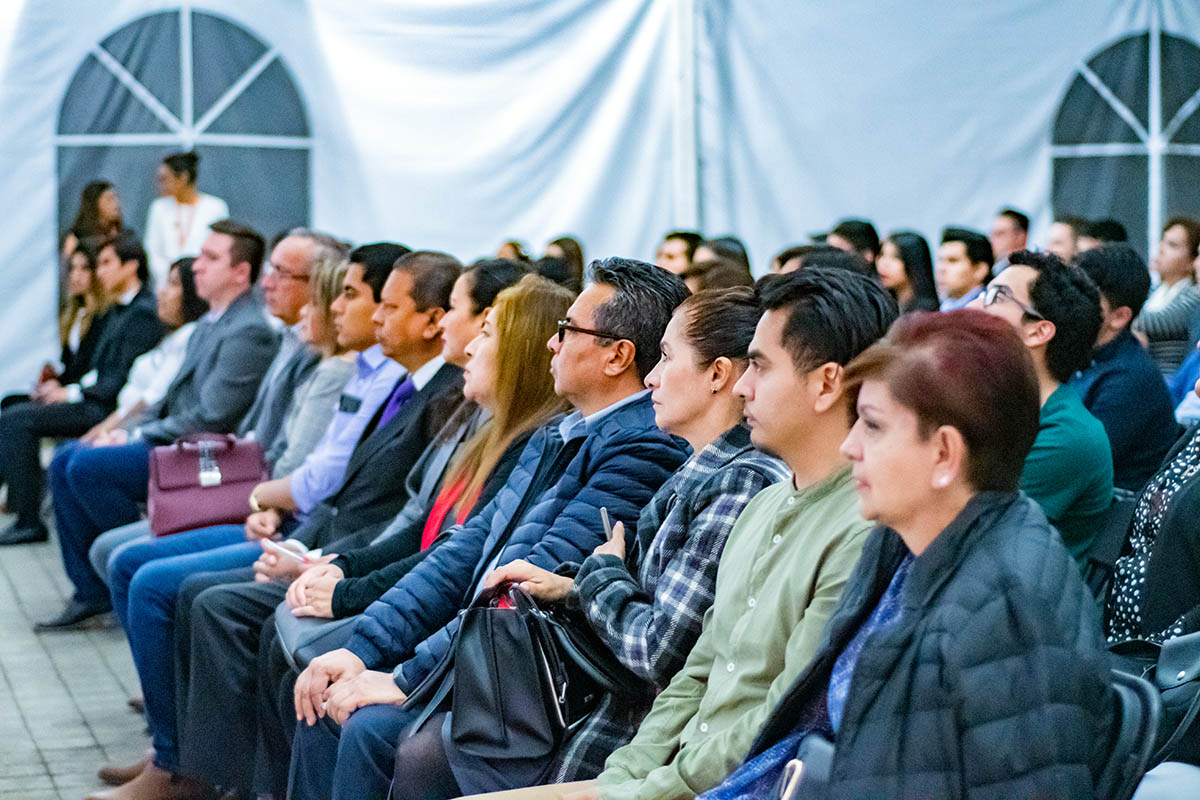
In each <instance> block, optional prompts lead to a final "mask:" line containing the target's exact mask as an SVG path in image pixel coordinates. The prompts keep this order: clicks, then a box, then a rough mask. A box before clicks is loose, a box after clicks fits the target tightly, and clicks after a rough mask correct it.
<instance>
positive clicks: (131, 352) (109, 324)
mask: <svg viewBox="0 0 1200 800" xmlns="http://www.w3.org/2000/svg"><path fill="white" fill-rule="evenodd" d="M101 319H102V320H103V326H104V327H103V330H102V332H101V333H100V339H99V341H97V342H96V349H95V351H93V353H92V357H91V365H90V366H89V367H88V368H87V369H85V370H83V371H82V372H80V374H79V376H78V377H79V378H81V377H83V375H84V374H86V373H88V372H91V371H93V370H95V372H96V382H95V383H93V384H91V385H90V386H87V387H84V388H83V399H84V402H90V403H97V404H99V405H101V406H103V407H104V409H105V412H106V413H107V412H110V411H112V410H113V409H114V408H116V407H117V394H118V393H119V392H120V391H121V387H122V386H124V385H125V381H126V380H127V379H128V378H129V368H130V367H132V366H133V360H134V359H135V358H137V357H138V356H140V355H141V354H142V353H145V352H146V351H147V350H150V349H151V348H153V347H154V346H155V345H156V344H158V341H159V339H161V338H162V337H163V331H164V329H163V324H162V322H161V321H160V320H159V319H158V303H157V302H156V301H155V299H154V292H153V291H152V290H151V289H150V287H149V286H143V287H142V288H141V289H140V290H139V291H138V293H137V294H136V295H134V297H133V300H131V301H130V302H129V304H128V305H124V306H122V305H115V306H113V307H112V308H110V309H109V310H108V311H106V312H104V316H103V317H102V318H101ZM100 321H101V320H97V322H100ZM89 333H90V331H89ZM82 350H83V348H82V347H80V351H81V352H82ZM72 371H73V372H74V371H78V370H72ZM76 380H78V378H77V379H76Z"/></svg>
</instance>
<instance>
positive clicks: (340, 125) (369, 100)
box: [0, 0, 1200, 390]
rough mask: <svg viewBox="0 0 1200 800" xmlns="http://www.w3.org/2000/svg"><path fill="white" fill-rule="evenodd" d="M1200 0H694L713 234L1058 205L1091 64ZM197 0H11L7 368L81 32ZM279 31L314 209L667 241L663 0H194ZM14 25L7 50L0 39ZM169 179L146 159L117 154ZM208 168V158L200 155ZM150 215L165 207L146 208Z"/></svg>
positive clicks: (770, 240)
mask: <svg viewBox="0 0 1200 800" xmlns="http://www.w3.org/2000/svg"><path fill="white" fill-rule="evenodd" d="M1150 2H1159V5H1160V7H1161V8H1162V9H1163V19H1164V26H1165V27H1166V28H1167V29H1168V30H1176V31H1181V32H1183V33H1184V34H1186V35H1188V36H1192V37H1195V36H1196V35H1197V31H1200V4H1196V3H1193V2H1189V0H1139V1H1138V2H1127V1H1126V0H1056V1H1055V2H1053V3H1046V2H1042V1H1040V0H1020V2H1008V3H1001V4H980V3H962V2H958V1H957V0H923V2H921V3H915V4H914V3H911V2H904V1H903V0H883V2H880V0H874V1H873V2H866V1H865V0H847V2H842V3H837V4H829V3H811V2H810V3H780V2H776V1H775V0H739V2H737V3H732V2H728V0H695V9H696V40H697V56H696V58H697V61H696V64H697V83H698V90H699V91H698V112H699V116H698V121H697V129H698V139H699V153H698V155H699V163H700V169H699V180H698V188H699V202H698V207H699V211H700V214H701V218H702V222H703V224H704V228H705V230H706V232H707V233H709V234H712V235H716V234H722V233H727V232H734V233H737V234H739V235H741V236H742V237H744V239H745V240H746V241H747V243H748V245H749V247H750V251H751V256H752V258H753V259H754V260H755V262H756V268H758V269H760V270H761V269H762V268H763V267H764V266H765V262H766V260H767V259H768V258H769V256H770V255H771V253H772V252H774V251H775V250H777V249H779V248H780V247H782V246H783V245H785V244H789V243H794V242H798V241H802V240H803V239H805V238H806V236H807V235H808V234H809V233H811V232H814V231H819V230H823V229H825V228H827V227H828V226H829V225H830V224H831V223H832V222H834V221H835V220H836V219H837V218H839V217H842V216H848V215H863V216H867V217H870V218H872V219H874V220H875V221H876V222H877V224H878V226H879V227H880V229H881V232H886V231H887V230H891V229H894V228H899V227H912V228H916V229H918V230H920V231H922V232H925V233H926V234H927V235H929V236H931V237H932V236H934V235H936V233H937V231H938V230H939V229H940V228H941V227H942V226H943V225H944V224H947V223H949V222H955V223H962V224H968V225H975V226H979V227H981V228H986V226H987V225H989V224H990V219H991V216H992V214H993V213H994V211H995V210H996V209H997V208H998V207H999V206H1000V205H1003V204H1014V205H1017V206H1018V207H1022V208H1025V209H1027V210H1029V211H1031V212H1032V214H1033V216H1034V218H1035V230H1034V236H1035V239H1036V238H1037V237H1039V236H1041V235H1042V234H1043V232H1044V230H1045V226H1046V224H1047V223H1048V221H1049V219H1048V218H1049V215H1050V210H1049V191H1050V170H1051V163H1050V156H1049V139H1050V128H1051V124H1052V122H1053V118H1054V114H1055V112H1056V109H1057V104H1058V102H1059V101H1060V100H1061V97H1062V94H1063V92H1064V91H1065V89H1066V86H1067V84H1068V82H1069V81H1070V80H1071V78H1072V76H1073V74H1074V71H1075V69H1076V67H1077V65H1078V64H1079V62H1080V61H1081V60H1083V59H1085V58H1087V57H1088V56H1089V55H1091V54H1092V53H1093V52H1095V51H1096V50H1097V49H1098V48H1100V47H1102V46H1103V45H1105V44H1106V43H1108V42H1110V41H1111V40H1113V39H1115V38H1117V37H1119V36H1121V35H1122V34H1124V33H1126V32H1130V31H1134V30H1139V29H1143V28H1144V27H1145V26H1146V20H1147V14H1148V8H1149V3H1150ZM179 5H180V3H179V2H166V1H165V0H111V1H110V2H108V3H104V4H96V3H90V2H83V0H36V1H35V2H28V3H26V4H25V6H24V7H23V8H19V9H17V3H16V2H8V3H0V8H3V11H0V65H3V66H0V70H2V72H0V120H3V122H2V123H0V165H3V172H2V173H0V174H3V175H4V178H5V180H4V184H5V196H6V197H7V198H8V202H7V203H6V204H5V206H6V212H7V213H5V214H4V215H3V217H2V219H3V220H4V222H3V226H4V233H5V235H4V236H3V237H0V265H3V266H2V268H0V390H3V389H13V388H18V387H21V386H23V385H24V384H26V383H27V382H28V381H29V379H30V378H31V377H32V376H33V375H34V374H35V373H36V371H37V367H38V365H39V364H40V362H41V361H42V360H45V359H47V358H52V357H53V356H54V354H55V345H54V334H53V328H54V326H53V309H54V302H55V281H56V277H55V253H54V250H55V243H56V240H57V236H58V231H57V230H56V225H57V222H56V220H55V212H54V209H55V197H56V190H55V186H54V180H55V178H54V175H55V170H54V143H53V135H54V130H55V120H56V115H57V111H58V106H59V103H60V102H61V98H62V95H63V92H64V90H65V88H66V86H67V82H68V81H69V80H70V78H71V75H72V73H73V72H74V70H75V69H76V67H77V66H78V65H79V63H80V61H81V59H82V58H83V55H84V53H85V52H86V50H87V48H89V47H90V46H91V45H93V44H94V43H96V42H98V41H99V40H100V39H102V38H103V37H104V36H106V35H107V34H108V33H110V32H112V31H113V30H115V29H117V28H119V27H121V26H122V25H124V24H125V23H127V22H129V21H130V20H132V19H133V18H135V17H137V16H140V15H142V14H145V13H149V12H151V11H155V10H161V9H166V8H175V7H178V6H179ZM191 7H192V8H195V9H197V10H204V11H209V12H213V13H218V14H223V15H225V16H228V17H229V18H230V19H232V20H234V21H236V22H238V23H239V24H241V25H243V26H245V27H247V28H248V29H249V30H251V31H252V32H254V33H255V34H256V35H258V36H259V37H260V38H262V39H263V40H264V41H266V42H268V43H269V44H271V45H274V46H276V47H278V48H280V50H281V53H282V55H283V57H284V59H285V61H286V62H287V64H288V66H289V67H290V69H291V70H292V72H293V74H294V76H295V78H296V81H297V83H298V86H299V89H300V91H301V93H302V95H303V97H304V99H305V101H306V102H307V104H308V109H309V114H310V118H311V123H312V134H313V139H314V145H313V148H312V166H311V169H312V176H313V177H312V184H313V185H312V214H313V220H312V221H313V224H314V225H315V226H317V227H319V228H323V229H327V230H329V231H331V232H333V233H336V234H338V235H341V236H344V237H347V238H350V239H353V240H355V241H359V242H362V241H370V240H376V239H382V238H390V239H397V240H400V241H403V242H405V243H407V244H410V245H413V246H418V247H431V248H440V249H445V250H448V251H450V252H452V253H454V254H456V255H458V256H459V257H461V258H463V259H464V260H466V259H472V258H475V257H477V256H480V255H483V254H485V253H489V252H492V251H494V249H495V247H496V246H497V245H498V243H499V242H500V241H501V240H503V239H505V238H509V237H517V238H520V239H524V240H525V241H527V242H528V243H529V244H530V245H531V246H532V247H533V248H534V249H537V250H540V248H541V247H542V246H543V245H544V243H545V242H546V240H548V239H549V238H551V237H553V236H555V235H558V234H562V233H572V234H575V235H577V236H579V237H580V238H581V239H582V241H583V242H584V245H585V248H586V252H587V255H588V257H589V258H590V257H592V256H601V255H610V254H624V255H633V256H640V257H643V258H649V257H651V256H652V253H653V247H654V244H655V242H656V240H657V238H658V236H659V235H660V234H661V232H663V231H665V230H666V229H668V228H670V227H672V226H673V225H676V224H678V223H680V222H685V221H687V220H688V219H689V218H690V215H691V213H692V209H691V208H682V207H680V208H677V207H675V203H676V200H675V192H674V191H673V181H674V178H675V175H676V173H675V169H674V168H675V165H674V163H673V157H674V153H675V148H674V139H673V128H672V125H673V121H674V116H673V115H674V112H675V103H676V99H677V97H678V91H677V86H676V77H677V68H678V62H677V58H676V55H677V54H676V49H675V48H676V41H677V39H676V34H675V27H674V26H673V22H674V20H673V19H672V16H671V15H672V14H674V13H676V10H677V9H679V8H686V7H687V4H686V3H675V2H666V1H665V0H657V2H656V1H655V0H604V1H603V2H598V1H597V0H556V2H553V3H548V2H540V1H539V0H508V1H507V2H496V1H494V0H492V1H489V0H391V1H388V0H354V2H344V0H310V2H308V3H298V2H295V0H255V2H253V3H246V2H242V1H235V0H195V2H193V3H192V4H191ZM6 41H9V42H10V43H11V44H10V46H9V48H8V50H7V53H6V52H5V51H4V50H3V48H4V44H5V42H6ZM108 177H110V178H112V179H113V180H115V181H116V182H117V183H118V187H119V185H120V184H121V183H122V182H123V181H148V180H150V176H141V175H131V176H108ZM201 182H202V183H203V176H202V179H201ZM130 222H131V223H132V224H134V225H135V227H137V228H139V229H140V228H142V227H143V225H144V221H143V220H140V219H131V220H130Z"/></svg>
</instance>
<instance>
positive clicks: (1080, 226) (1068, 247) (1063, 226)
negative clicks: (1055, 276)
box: [1044, 214, 1088, 264]
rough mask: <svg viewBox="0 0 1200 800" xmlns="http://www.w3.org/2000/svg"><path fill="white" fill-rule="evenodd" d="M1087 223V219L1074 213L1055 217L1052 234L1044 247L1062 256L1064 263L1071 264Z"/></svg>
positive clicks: (1051, 228)
mask: <svg viewBox="0 0 1200 800" xmlns="http://www.w3.org/2000/svg"><path fill="white" fill-rule="evenodd" d="M1087 224H1088V221H1087V220H1086V219H1084V218H1083V217H1076V216H1074V215H1072V214H1063V215H1061V216H1058V217H1055V218H1054V222H1053V224H1051V225H1050V234H1049V235H1048V236H1047V237H1046V247H1045V248H1044V249H1045V250H1046V252H1047V253H1053V254H1054V255H1056V256H1058V257H1059V258H1061V259H1062V260H1063V263H1064V264H1070V263H1071V262H1072V261H1074V260H1075V255H1076V253H1078V248H1079V237H1080V235H1081V234H1082V233H1083V231H1084V229H1085V228H1086V227H1087Z"/></svg>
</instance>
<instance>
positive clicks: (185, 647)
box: [174, 567, 254, 731]
mask: <svg viewBox="0 0 1200 800" xmlns="http://www.w3.org/2000/svg"><path fill="white" fill-rule="evenodd" d="M252 580H254V570H253V569H252V568H250V567H240V568H237V569H230V570H223V571H221V572H201V573H197V574H195V575H189V576H188V577H186V578H184V579H183V582H182V583H181V584H179V591H178V593H177V594H176V595H175V648H174V649H175V720H176V722H175V725H176V728H175V729H176V730H177V731H178V730H182V729H183V720H184V717H185V716H186V714H187V704H188V687H189V686H190V684H191V672H192V608H194V607H195V605H196V598H197V597H199V596H200V594H201V593H202V592H204V590H205V589H208V588H209V587H212V586H224V585H225V584H227V583H243V582H245V581H252Z"/></svg>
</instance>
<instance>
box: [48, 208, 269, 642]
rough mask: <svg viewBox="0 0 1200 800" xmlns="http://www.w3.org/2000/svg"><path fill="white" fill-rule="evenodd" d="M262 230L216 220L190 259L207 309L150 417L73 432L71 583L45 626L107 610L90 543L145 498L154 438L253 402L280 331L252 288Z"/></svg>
mask: <svg viewBox="0 0 1200 800" xmlns="http://www.w3.org/2000/svg"><path fill="white" fill-rule="evenodd" d="M263 249H264V244H263V239H262V237H261V236H259V235H258V233H256V232H255V231H254V230H252V229H251V228H248V227H246V226H244V225H240V224H238V223H236V222H233V221H232V220H221V221H219V222H214V223H213V224H212V226H211V232H210V233H209V235H208V239H206V240H205V242H204V246H203V247H201V249H200V255H199V256H197V257H196V260H195V262H194V263H193V264H192V274H193V276H194V278H195V281H196V294H198V295H199V296H200V297H201V298H203V299H205V300H207V301H208V305H209V311H208V313H207V314H205V315H204V316H203V317H202V318H201V319H200V321H199V322H198V323H197V328H196V333H195V335H193V336H192V338H191V340H189V342H188V350H187V355H186V356H185V358H184V360H183V364H182V365H180V367H179V372H178V373H177V374H176V375H175V379H174V380H173V381H172V382H171V385H170V387H169V388H168V389H167V394H166V396H165V397H164V398H163V399H162V401H160V402H159V404H158V405H157V406H156V407H154V408H153V409H151V410H150V412H149V414H148V415H147V416H148V417H149V420H148V421H147V422H144V423H142V424H141V425H139V426H138V427H137V428H135V429H133V430H132V431H126V430H124V429H117V430H115V431H112V432H110V433H108V434H106V435H105V436H103V437H101V438H100V439H97V440H96V442H95V443H94V444H92V445H90V446H88V445H81V444H79V443H78V442H72V443H71V444H69V445H66V446H64V447H62V448H59V451H58V453H57V454H56V455H55V457H54V461H53V462H51V465H50V487H51V491H52V493H53V495H54V515H55V519H56V522H57V524H56V528H57V531H58V538H59V547H60V548H61V549H62V555H63V563H64V566H65V567H66V570H67V575H68V577H70V579H71V582H72V583H73V584H74V585H75V593H74V595H73V596H72V597H71V599H70V600H69V601H68V602H67V605H66V607H65V608H64V609H63V611H62V612H61V613H60V614H59V615H58V616H57V617H55V618H54V619H52V620H49V621H48V622H46V623H44V624H42V625H40V626H39V629H46V628H59V627H65V626H69V625H73V624H76V623H78V622H81V621H83V620H85V619H87V618H89V617H92V616H96V615H97V614H101V613H104V612H105V611H107V610H108V609H109V607H110V602H109V594H108V587H107V586H105V585H104V583H103V582H102V581H101V580H100V577H99V576H98V575H97V574H96V572H95V570H94V569H92V565H91V562H90V561H89V560H88V548H90V547H91V545H92V542H93V541H95V539H96V537H97V536H99V535H100V534H101V533H103V532H104V531H107V530H112V529H113V528H116V527H118V526H120V525H125V524H128V523H130V522H135V521H137V520H138V519H139V518H140V516H141V508H140V504H141V503H143V502H145V501H146V496H147V487H148V485H149V480H150V450H151V448H153V447H155V446H158V445H163V444H170V443H171V442H173V441H175V440H176V439H178V438H179V437H181V436H186V435H188V434H191V433H200V432H209V433H229V432H231V431H233V429H234V427H235V426H236V425H237V423H238V421H239V420H241V418H242V417H243V416H245V414H246V412H247V411H248V410H249V408H250V405H251V404H252V403H253V402H254V398H255V395H256V393H257V391H258V386H259V383H261V381H262V378H263V375H264V374H265V372H266V371H267V368H268V366H269V365H270V364H271V360H272V359H273V358H274V355H275V351H276V348H277V347H278V346H279V337H278V336H277V335H276V334H275V332H274V331H273V330H271V327H270V326H269V325H268V324H267V318H266V315H265V314H264V313H263V308H262V306H261V305H259V303H258V302H257V301H256V300H255V299H254V295H253V292H252V288H253V286H254V282H255V280H257V278H258V272H259V269H260V268H261V267H262V258H263Z"/></svg>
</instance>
